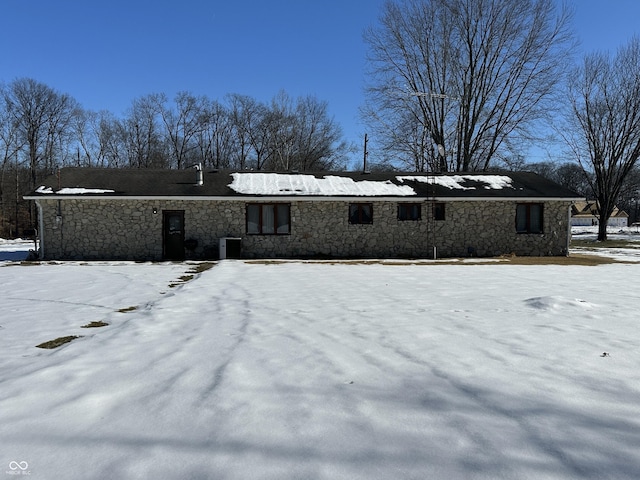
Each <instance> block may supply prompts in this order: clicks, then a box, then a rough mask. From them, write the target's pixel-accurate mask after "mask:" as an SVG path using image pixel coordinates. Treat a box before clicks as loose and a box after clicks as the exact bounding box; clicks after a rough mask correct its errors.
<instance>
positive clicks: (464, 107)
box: [365, 0, 572, 171]
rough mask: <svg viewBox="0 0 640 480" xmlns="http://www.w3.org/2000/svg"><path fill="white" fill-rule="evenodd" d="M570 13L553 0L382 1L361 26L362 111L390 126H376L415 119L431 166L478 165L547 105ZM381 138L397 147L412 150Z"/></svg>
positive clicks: (567, 43) (397, 126) (525, 129)
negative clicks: (372, 24)
mask: <svg viewBox="0 0 640 480" xmlns="http://www.w3.org/2000/svg"><path fill="white" fill-rule="evenodd" d="M569 20H570V12H569V11H568V10H567V9H566V8H563V9H562V10H561V11H560V12H557V11H556V8H555V2H554V1H553V0H406V1H404V2H391V1H390V2H388V3H386V4H385V6H384V11H383V14H382V17H381V20H380V22H381V23H380V26H379V27H377V28H371V29H369V30H368V31H367V32H365V40H366V42H367V43H368V45H369V49H370V53H369V61H370V66H371V72H370V73H371V79H372V81H371V84H370V86H369V87H368V89H367V93H368V104H367V107H366V110H365V119H366V120H370V121H371V122H372V123H376V118H381V119H383V120H384V121H385V122H386V124H387V125H388V126H390V127H391V128H386V129H385V130H384V131H382V132H380V133H382V134H385V132H390V133H393V132H396V131H397V130H400V131H406V127H407V125H409V126H411V128H412V129H413V131H414V132H415V131H416V130H415V128H416V125H417V126H419V127H421V128H422V129H423V130H424V132H426V133H427V134H428V140H427V143H426V144H423V145H420V146H419V147H417V149H418V151H421V152H429V151H430V150H431V148H432V147H433V146H436V148H437V152H438V162H437V169H438V170H442V171H445V170H455V171H469V170H487V169H488V168H489V166H490V163H491V161H492V160H493V159H494V158H495V157H496V156H499V155H500V153H501V152H503V151H505V150H506V148H507V144H506V140H507V139H508V138H510V137H514V136H516V135H517V136H519V138H520V140H526V139H527V138H530V128H531V125H532V124H533V123H535V122H536V121H538V120H540V119H541V118H544V117H545V116H546V115H547V114H548V113H549V112H550V110H551V107H552V104H551V102H550V99H551V98H552V94H553V93H554V88H555V85H556V83H557V82H558V81H559V79H560V78H561V75H562V73H563V68H564V66H565V65H566V60H567V57H568V53H570V51H571V48H570V47H571V46H572V44H571V36H570V35H569V31H568V26H569ZM373 113H375V114H376V115H373ZM421 137H427V135H420V134H418V135H415V134H414V135H407V136H406V137H405V138H406V142H415V141H417V140H419V139H420V138H421ZM386 140H393V141H392V144H395V149H396V152H397V153H398V154H402V153H405V154H406V152H412V153H415V152H416V146H415V145H401V144H400V143H401V142H400V143H396V142H398V140H397V139H390V138H387V139H386ZM387 143H389V142H387ZM518 143H522V142H518ZM405 158H406V157H405ZM408 161H409V162H411V163H413V162H414V161H413V160H412V159H409V160H408Z"/></svg>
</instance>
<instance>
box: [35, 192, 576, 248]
mask: <svg viewBox="0 0 640 480" xmlns="http://www.w3.org/2000/svg"><path fill="white" fill-rule="evenodd" d="M361 201H362V202H363V203H373V224H369V225H351V224H349V222H348V208H349V207H348V205H349V203H350V202H349V201H334V200H330V201H327V200H297V199H283V201H282V203H289V204H290V205H291V233H290V234H289V235H247V233H246V223H245V211H246V205H247V203H251V202H248V201H246V200H244V201H238V200H235V199H233V200H223V201H211V200H136V199H125V200H117V199H76V198H67V199H61V200H57V199H40V200H38V202H39V204H40V205H41V208H42V210H41V212H42V228H43V232H42V233H43V244H42V246H43V258H45V259H85V260H90V259H125V260H162V255H163V251H162V249H163V229H162V218H163V216H162V211H163V210H183V211H184V212H185V239H195V240H197V243H198V246H197V247H196V248H195V250H193V251H189V250H187V251H186V258H187V259H205V258H217V254H218V241H219V238H221V237H240V238H242V256H243V257H246V258H278V257H279V258H287V257H289V258H296V257H336V258H340V257H352V258H360V257H368V258H374V257H378V258H430V257H432V256H433V246H434V245H435V246H436V248H437V255H438V257H465V256H469V255H478V256H497V255H502V254H515V255H535V256H543V255H566V254H567V253H568V252H567V246H568V235H569V207H570V205H571V202H569V201H548V202H540V203H544V216H543V217H544V233H542V234H518V233H516V231H515V212H516V202H514V201H506V200H502V201H501V200H484V201H448V202H445V207H446V210H445V220H442V221H434V220H432V215H431V202H427V201H422V202H415V203H421V205H422V219H421V220H418V221H399V220H398V219H397V205H398V203H399V202H395V201H388V200H385V201H375V200H373V201H372V200H371V199H364V198H363V199H362V200H361ZM268 203H273V202H268ZM154 210H155V211H156V212H157V213H153V212H154Z"/></svg>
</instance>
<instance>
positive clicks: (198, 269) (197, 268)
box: [169, 262, 215, 288]
mask: <svg viewBox="0 0 640 480" xmlns="http://www.w3.org/2000/svg"><path fill="white" fill-rule="evenodd" d="M214 265H215V263H212V262H202V263H198V264H196V265H193V267H192V268H191V269H190V270H188V271H187V273H186V274H185V275H182V276H180V277H178V280H176V281H174V282H173V283H170V284H169V288H174V287H177V286H179V285H182V284H183V283H187V282H188V281H190V280H193V278H194V277H195V276H196V275H198V274H199V273H202V272H206V271H207V270H209V269H210V268H212V267H213V266H214Z"/></svg>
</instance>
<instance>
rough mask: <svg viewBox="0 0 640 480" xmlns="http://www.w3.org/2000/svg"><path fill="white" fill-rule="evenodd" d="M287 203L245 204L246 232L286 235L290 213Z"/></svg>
mask: <svg viewBox="0 0 640 480" xmlns="http://www.w3.org/2000/svg"><path fill="white" fill-rule="evenodd" d="M290 207H291V206H290V205H289V204H288V203H250V204H248V205H247V233H248V234H250V235H288V234H289V233H291V215H290V213H291V212H290V210H291V208H290Z"/></svg>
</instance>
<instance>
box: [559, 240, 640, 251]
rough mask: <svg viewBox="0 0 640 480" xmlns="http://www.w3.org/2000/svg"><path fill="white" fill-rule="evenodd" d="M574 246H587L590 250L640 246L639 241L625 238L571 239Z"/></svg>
mask: <svg viewBox="0 0 640 480" xmlns="http://www.w3.org/2000/svg"><path fill="white" fill-rule="evenodd" d="M571 247H572V248H585V249H588V250H599V249H601V248H640V244H639V243H638V242H634V241H631V240H625V239H615V240H605V241H599V240H592V239H576V238H573V239H571Z"/></svg>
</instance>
